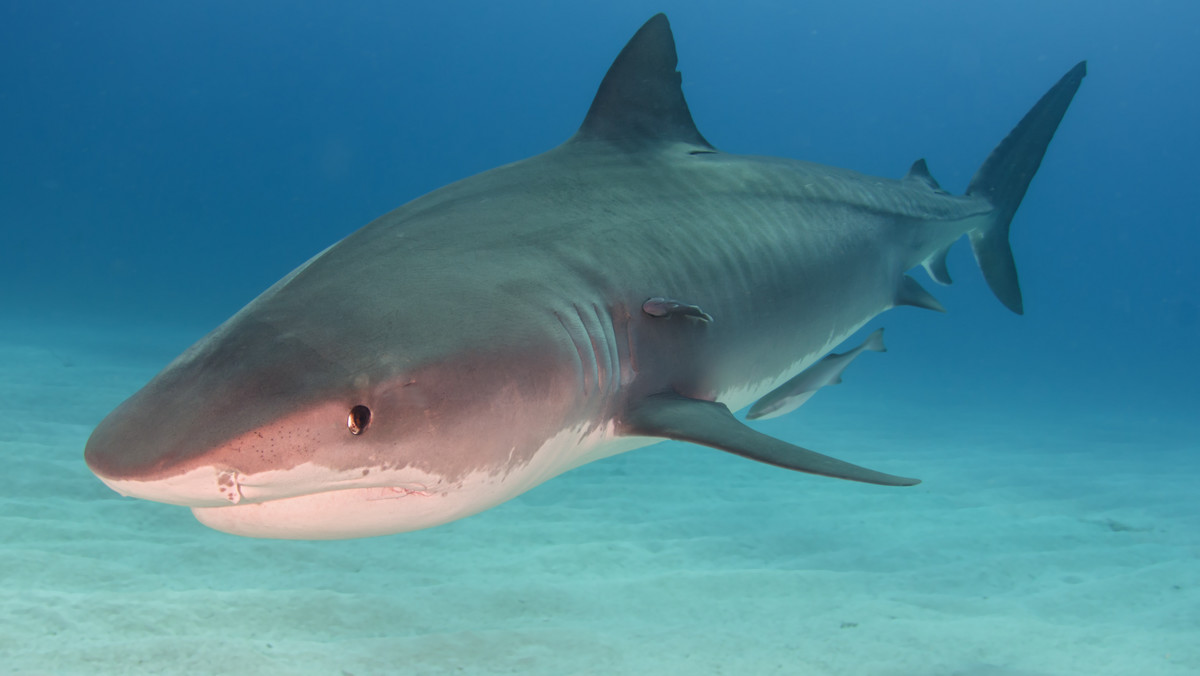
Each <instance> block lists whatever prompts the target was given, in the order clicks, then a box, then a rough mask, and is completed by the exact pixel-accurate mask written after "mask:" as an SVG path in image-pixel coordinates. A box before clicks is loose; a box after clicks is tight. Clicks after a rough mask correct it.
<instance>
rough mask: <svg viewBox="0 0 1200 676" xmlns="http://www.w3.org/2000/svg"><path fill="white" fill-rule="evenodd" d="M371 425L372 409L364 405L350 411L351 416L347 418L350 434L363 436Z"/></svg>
mask: <svg viewBox="0 0 1200 676" xmlns="http://www.w3.org/2000/svg"><path fill="white" fill-rule="evenodd" d="M370 424H371V409H369V408H367V407H366V406H363V405H362V404H359V405H358V406H355V407H354V408H352V409H350V415H349V416H347V417H346V427H348V428H350V434H362V433H363V432H365V431H367V425H370Z"/></svg>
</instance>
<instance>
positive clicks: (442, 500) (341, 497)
mask: <svg viewBox="0 0 1200 676" xmlns="http://www.w3.org/2000/svg"><path fill="white" fill-rule="evenodd" d="M655 441H657V440H655V439H644V438H637V437H616V436H615V434H614V429H613V426H612V425H611V424H610V425H608V426H606V427H602V428H596V429H590V430H585V429H583V428H576V429H570V430H563V431H562V432H561V433H559V434H557V435H555V436H554V437H553V438H551V439H549V440H547V441H546V443H545V444H544V445H543V446H542V447H541V448H539V449H538V452H537V453H535V454H534V455H533V456H532V460H531V461H530V462H529V463H527V464H524V465H520V466H516V467H512V468H510V469H509V470H508V471H506V472H504V473H497V472H491V471H484V470H477V471H474V472H471V473H469V474H467V475H466V476H462V477H457V478H455V479H453V480H449V479H447V478H446V477H444V476H439V475H436V474H431V473H429V472H425V471H422V470H420V469H416V468H412V467H407V468H403V469H382V468H374V470H371V469H365V470H362V471H360V470H355V471H341V472H338V471H333V470H330V469H329V468H325V467H320V466H317V465H314V464H312V463H306V464H303V465H300V466H297V467H294V468H291V469H288V470H274V471H267V472H261V473H258V474H245V475H243V474H240V473H238V472H237V471H235V470H232V469H229V468H218V467H213V466H204V467H198V468H195V469H193V470H190V471H188V472H185V473H183V474H180V475H176V476H172V477H169V478H166V479H159V480H152V481H137V480H114V479H103V481H104V483H106V484H107V485H108V486H109V487H110V488H112V489H113V490H114V491H116V492H117V493H120V494H121V495H126V496H133V497H138V498H142V499H146V500H153V501H156V502H165V503H169V504H177V505H181V506H186V507H190V508H191V509H192V513H193V514H194V515H195V516H196V518H197V519H198V520H199V521H200V522H201V523H203V524H205V525H206V526H209V527H210V528H213V529H216V530H219V531H223V532H226V533H231V534H233V535H242V536H248V537H265V538H281V539H305V540H339V539H347V538H360V537H372V536H377V535H387V534H392V533H400V532H407V531H413V530H420V529H423V528H430V527H433V526H439V525H441V524H444V523H448V522H450V521H454V520H457V519H461V518H463V517H466V516H471V515H472V514H476V513H478V512H481V511H483V510H485V509H488V508H490V507H494V506H496V505H498V504H500V503H502V502H505V501H507V500H509V499H511V498H513V497H515V496H517V495H520V494H521V493H524V492H526V491H528V490H529V489H530V488H533V487H534V486H536V485H538V484H541V483H543V482H545V481H547V480H548V479H551V478H553V477H555V476H557V475H559V474H561V473H563V472H565V471H567V470H569V469H571V468H572V467H575V466H578V465H581V464H585V463H587V462H591V461H592V460H596V459H599V458H602V457H607V456H609V455H615V454H617V453H623V452H625V451H628V450H631V449H633V448H637V447H639V446H644V445H647V444H651V443H654V442H655ZM305 486H307V487H310V489H309V490H311V491H312V492H300V493H296V491H298V490H303V489H299V488H297V487H305ZM281 491H282V492H283V495H284V497H277V496H278V495H280V494H281V493H280V492H281Z"/></svg>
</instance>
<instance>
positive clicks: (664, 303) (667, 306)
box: [642, 297, 713, 322]
mask: <svg viewBox="0 0 1200 676" xmlns="http://www.w3.org/2000/svg"><path fill="white" fill-rule="evenodd" d="M642 312H645V313H646V314H647V315H649V316H651V317H654V318H656V319H667V318H671V317H695V318H696V319H699V320H700V321H703V322H711V321H712V320H713V318H712V315H710V314H708V313H707V312H705V311H704V310H701V309H700V307H699V306H697V305H688V304H687V303H680V302H679V301H677V300H673V299H671V298H662V297H655V298H651V299H649V300H647V301H646V302H645V303H642Z"/></svg>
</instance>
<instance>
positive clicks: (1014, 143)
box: [967, 61, 1087, 314]
mask: <svg viewBox="0 0 1200 676" xmlns="http://www.w3.org/2000/svg"><path fill="white" fill-rule="evenodd" d="M1084 75H1087V62H1086V61H1081V62H1079V63H1078V64H1076V65H1075V67H1074V68H1072V69H1071V70H1070V71H1068V72H1067V74H1066V75H1064V76H1063V77H1062V79H1061V80H1059V81H1058V84H1056V85H1054V86H1053V87H1051V88H1050V91H1048V92H1046V94H1045V95H1044V96H1042V98H1041V100H1039V101H1038V102H1037V104H1036V105H1034V107H1033V108H1032V109H1031V110H1030V111H1029V112H1028V113H1026V114H1025V117H1024V118H1023V119H1022V120H1021V122H1020V123H1019V124H1017V126H1016V128H1015V129H1013V130H1012V131H1011V132H1009V134H1008V136H1007V137H1006V138H1005V139H1004V140H1003V141H1001V142H1000V145H998V146H996V149H995V150H993V151H992V154H991V155H989V156H988V158H987V160H985V161H984V163H983V166H981V167H980V168H979V171H977V172H975V176H974V178H972V179H971V183H970V185H969V186H967V194H968V195H971V196H972V197H982V198H984V199H986V200H988V201H989V202H991V203H992V205H994V206H995V208H996V211H995V214H994V215H993V217H992V220H991V222H990V223H989V224H988V225H987V226H986V227H983V228H980V229H978V230H974V231H972V232H971V235H970V236H971V248H972V249H973V250H974V251H975V260H976V261H978V262H979V268H980V269H981V270H983V277H984V279H986V280H987V283H988V286H989V287H991V289H992V293H994V294H996V298H999V299H1000V302H1001V303H1004V305H1005V306H1006V307H1008V309H1010V310H1012V311H1013V312H1015V313H1017V314H1023V313H1024V312H1025V308H1024V304H1023V303H1022V302H1021V286H1020V284H1019V282H1018V281H1017V266H1016V264H1015V263H1014V262H1013V255H1012V249H1011V248H1010V247H1009V243H1008V229H1009V226H1010V225H1011V223H1012V217H1013V214H1015V213H1016V211H1017V207H1018V206H1020V205H1021V199H1022V198H1023V197H1025V191H1026V190H1027V189H1028V188H1029V182H1030V181H1031V180H1032V179H1033V175H1034V174H1035V173H1037V170H1038V167H1039V166H1040V165H1041V163H1042V157H1043V156H1044V155H1045V154H1046V146H1048V145H1049V144H1050V139H1051V138H1053V137H1054V132H1055V130H1057V129H1058V123H1059V122H1061V121H1062V118H1063V115H1064V114H1065V113H1066V112H1067V107H1068V106H1070V105H1071V99H1072V98H1074V97H1075V92H1076V91H1077V90H1078V89H1079V84H1080V83H1081V82H1082V81H1083V76H1084Z"/></svg>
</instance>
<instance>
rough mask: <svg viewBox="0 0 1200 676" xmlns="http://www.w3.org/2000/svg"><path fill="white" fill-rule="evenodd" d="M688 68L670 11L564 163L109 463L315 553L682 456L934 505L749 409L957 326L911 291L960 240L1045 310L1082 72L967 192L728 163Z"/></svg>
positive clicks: (264, 299) (376, 231) (153, 383)
mask: <svg viewBox="0 0 1200 676" xmlns="http://www.w3.org/2000/svg"><path fill="white" fill-rule="evenodd" d="M676 66H677V55H676V49H675V41H674V37H673V35H672V32H671V28H670V25H669V23H668V20H667V18H666V17H665V16H664V15H661V14H659V15H656V16H654V17H652V18H651V19H650V20H649V21H647V22H646V23H645V24H644V25H643V26H642V27H641V28H640V29H639V30H638V31H637V32H636V34H635V35H634V36H633V38H632V39H630V40H629V42H628V43H627V44H626V46H625V47H624V49H622V50H621V51H620V53H619V55H618V56H617V58H616V60H615V61H614V62H613V63H612V65H611V67H610V68H609V70H608V71H607V74H606V75H605V76H604V78H603V79H602V81H601V83H600V86H599V89H598V91H597V93H596V95H595V98H594V100H593V101H592V104H591V107H590V108H589V110H588V111H587V114H586V116H585V117H584V119H583V122H582V124H581V125H580V127H579V129H578V131H577V132H576V133H575V134H574V135H573V136H572V137H570V138H569V139H568V140H567V141H565V142H564V143H563V144H561V145H559V146H558V147H555V148H553V149H551V150H549V151H547V152H544V153H542V154H540V155H536V156H534V157H531V158H528V159H525V160H522V161H518V162H515V163H512V164H508V165H504V166H501V167H498V168H495V169H492V170H489V171H485V172H483V173H481V174H478V175H475V176H472V177H469V178H466V179H463V180H460V181H458V182H455V183H452V184H450V185H447V186H445V187H442V188H440V189H437V190H435V191H433V192H431V193H429V194H427V195H424V196H422V197H419V198H417V199H415V200H413V201H411V202H409V203H407V204H405V205H403V206H401V207H399V208H397V209H395V210H394V211H392V212H390V213H388V214H386V215H384V216H382V217H380V218H378V219H376V220H375V221H373V222H371V223H369V224H367V225H366V226H364V227H363V228H361V229H359V230H357V231H356V232H354V233H352V234H350V235H349V236H347V237H346V238H344V239H342V240H341V241H339V242H337V243H336V244H334V245H332V246H330V247H329V248H327V249H326V250H324V251H322V252H321V253H319V254H317V255H316V256H314V257H313V258H311V259H310V260H308V261H307V262H305V263H303V264H302V265H300V266H299V267H298V268H296V269H295V270H294V271H292V272H291V273H290V274H288V275H287V276H285V277H284V278H283V279H281V280H279V281H278V282H277V283H275V284H274V285H272V286H271V287H270V288H268V289H267V290H266V291H264V292H263V293H262V294H261V295H259V296H258V297H257V298H255V299H254V300H252V301H251V302H250V303H249V304H247V305H246V306H245V307H244V308H242V309H241V310H240V311H238V312H237V313H236V314H234V315H233V316H232V317H231V318H229V319H228V320H226V321H225V322H224V323H222V324H221V325H220V326H218V327H217V328H216V329H214V330H213V331H212V332H211V333H209V334H208V335H206V336H204V337H203V338H201V339H200V340H199V341H198V342H197V343H196V344H194V345H193V346H191V347H190V348H188V349H187V350H186V351H185V352H183V354H181V355H180V356H179V357H177V358H176V359H175V360H174V361H172V362H171V363H170V364H168V365H167V366H166V367H165V368H164V369H163V370H162V371H161V372H160V373H159V374H158V375H156V376H155V377H154V378H152V379H151V380H150V381H149V382H148V383H147V384H146V385H145V386H144V387H143V388H142V389H140V390H139V391H137V392H136V393H134V394H133V395H132V396H130V397H129V398H128V399H127V400H126V401H124V402H123V403H121V404H120V405H119V406H118V407H117V408H116V409H115V410H113V411H112V412H111V413H110V414H109V415H108V416H107V417H105V418H104V419H103V420H102V421H101V422H100V423H99V424H98V425H97V426H96V428H95V429H94V431H93V432H92V434H91V436H90V438H89V439H88V441H87V444H86V448H85V450H84V457H85V460H86V463H87V465H88V467H89V468H90V469H91V470H92V472H94V473H95V474H96V475H97V476H98V477H99V479H100V480H101V481H103V482H104V483H105V484H107V485H108V486H109V487H111V488H112V489H114V490H115V491H116V492H117V493H120V494H122V495H125V496H133V497H136V498H142V499H146V500H152V501H158V502H163V503H169V504H174V505H180V506H184V507H189V508H190V509H191V510H192V512H193V514H194V515H195V517H196V518H197V519H198V520H199V521H200V522H201V523H203V524H205V525H207V526H209V527H212V528H215V529H217V530H220V531H224V532H228V533H233V534H236V535H243V536H250V537H266V538H292V539H338V538H354V537H369V536H377V535H386V534H391V533H400V532H405V531H412V530H416V529H421V528H427V527H432V526H437V525H440V524H445V523H448V522H451V521H455V520H457V519H461V518H464V517H467V516H470V515H473V514H477V513H479V512H481V511H483V510H486V509H489V508H491V507H493V506H496V505H498V504H500V503H503V502H504V501H506V500H509V499H511V498H513V497H515V496H517V495H520V494H522V493H524V492H525V491H528V490H529V489H531V488H533V487H534V486H537V485H539V484H541V483H543V482H545V481H547V480H549V479H551V478H552V477H555V476H557V475H559V474H562V473H563V472H566V471H568V470H570V469H572V468H575V467H578V466H580V465H583V464H585V463H589V462H593V461H596V460H599V459H601V458H605V457H609V456H612V455H614V454H618V453H622V452H626V451H630V450H632V449H635V448H639V447H643V446H647V445H649V444H654V443H657V442H660V441H663V440H667V439H673V440H678V441H682V442H687V443H691V444H697V445H701V446H707V447H710V448H714V449H718V450H721V451H725V452H729V453H733V454H736V455H739V456H743V457H745V458H748V459H751V460H755V461H759V462H764V463H768V464H770V465H775V466H778V467H782V468H786V469H789V470H795V471H798V472H806V473H809V474H814V475H820V476H826V477H833V478H839V479H846V480H851V481H859V482H866V483H871V484H879V485H884V486H911V485H914V484H917V483H918V480H917V479H913V478H908V477H903V476H898V475H893V474H887V473H884V472H880V471H877V470H873V469H868V468H866V467H862V466H860V465H856V464H853V463H850V462H847V461H844V460H840V459H837V458H834V457H832V456H829V455H826V454H822V453H818V452H816V451H813V450H810V449H807V448H804V447H802V446H799V445H797V444H794V443H791V442H790V441H786V440H783V439H779V438H777V437H773V436H769V435H767V434H764V433H762V432H759V431H757V430H755V429H753V428H752V427H750V426H749V425H747V424H746V423H745V422H743V421H741V420H739V419H738V417H737V416H735V414H734V411H738V410H740V409H742V408H744V407H746V406H747V405H750V404H751V403H753V402H755V401H762V402H765V403H763V404H761V405H760V406H759V407H758V408H757V409H755V410H754V411H755V415H758V414H759V413H761V412H762V411H763V410H765V409H767V408H770V407H771V406H772V405H773V403H774V404H779V405H780V406H785V407H787V406H790V407H793V408H794V406H792V405H793V404H794V405H798V401H797V400H798V399H800V398H807V397H806V396H805V394H806V393H807V392H808V391H809V390H812V389H813V388H814V387H820V386H821V385H823V384H830V383H832V382H834V381H836V379H837V378H838V376H839V375H840V371H841V369H844V368H845V366H846V365H848V364H849V361H850V360H852V359H853V358H854V356H857V353H858V352H851V353H848V355H850V356H846V355H830V356H827V355H829V353H830V351H831V350H832V349H834V348H835V347H836V346H838V345H839V344H841V343H842V342H844V341H845V340H846V339H847V338H849V337H850V336H852V335H853V334H854V333H855V332H856V331H858V330H859V329H861V328H862V327H864V326H865V325H866V324H867V323H868V322H869V321H871V320H872V319H873V318H874V317H876V316H877V315H879V314H880V313H882V312H884V311H886V310H888V309H891V308H894V307H897V306H915V307H919V308H928V309H933V310H942V309H943V308H942V306H941V305H940V304H939V303H938V301H937V300H936V299H935V298H934V297H933V296H932V295H931V294H930V293H929V292H928V291H926V290H925V289H924V288H923V287H922V286H921V285H920V284H919V283H918V282H917V281H916V280H915V279H914V278H913V277H912V276H911V275H909V274H908V273H909V271H911V270H913V269H915V268H917V267H924V269H925V270H926V271H927V272H928V274H929V276H931V277H932V279H933V280H934V281H936V282H940V283H944V284H945V283H949V282H950V281H951V280H950V276H949V272H948V270H947V266H946V255H947V252H948V250H949V249H950V247H951V246H952V245H953V244H954V243H955V242H956V241H958V240H959V239H961V238H963V237H964V236H966V237H967V238H968V239H969V241H970V245H971V247H972V249H973V251H974V254H975V258H976V259H977V261H978V264H979V267H980V268H981V270H982V272H983V275H984V278H985V279H986V281H987V283H988V285H989V287H990V288H991V290H992V291H993V292H994V294H995V295H996V297H997V298H998V299H999V300H1000V301H1001V302H1002V303H1003V304H1004V305H1005V306H1006V307H1008V308H1009V309H1010V310H1012V311H1013V312H1016V313H1021V312H1023V304H1022V299H1021V291H1020V286H1019V282H1018V278H1017V272H1016V267H1015V264H1014V261H1013V256H1012V251H1011V248H1010V246H1009V230H1010V225H1011V222H1012V220H1013V216H1014V214H1015V212H1016V210H1017V207H1018V205H1019V204H1020V203H1021V200H1022V198H1023V197H1024V195H1025V192H1026V190H1027V188H1028V186H1029V183H1030V180H1031V179H1032V177H1033V175H1034V173H1035V172H1036V171H1037V169H1038V167H1039V166H1040V164H1041V162H1042V160H1043V157H1044V155H1045V152H1046V149H1047V146H1048V144H1049V143H1050V140H1051V138H1052V137H1053V135H1054V133H1055V131H1056V130H1057V128H1058V126H1059V123H1060V121H1061V120H1062V118H1063V116H1064V114H1065V113H1066V111H1067V108H1068V106H1069V104H1070V103H1071V100H1072V99H1073V97H1074V96H1075V93H1076V90H1077V89H1078V88H1079V86H1080V83H1081V81H1082V79H1083V77H1084V75H1085V74H1086V62H1081V63H1079V64H1078V65H1076V66H1074V67H1073V68H1071V69H1070V70H1069V71H1068V72H1067V73H1066V75H1064V76H1063V77H1062V78H1061V79H1060V80H1059V81H1058V83H1057V84H1055V85H1054V86H1053V87H1052V88H1051V89H1050V90H1049V91H1048V92H1047V93H1046V94H1045V95H1044V96H1043V97H1042V98H1041V99H1040V100H1039V101H1038V102H1037V103H1036V104H1035V105H1034V106H1033V108H1032V109H1031V110H1030V111H1029V112H1028V114H1026V116H1025V117H1024V118H1023V119H1022V120H1021V121H1020V122H1019V123H1018V124H1017V126H1016V127H1015V128H1014V129H1013V130H1012V131H1011V132H1010V133H1009V134H1008V136H1007V137H1005V138H1004V139H1003V141H1001V143H1000V144H999V145H998V146H997V147H996V148H995V150H994V151H993V152H992V153H991V155H990V156H989V157H988V158H987V159H986V160H985V161H984V163H983V165H982V166H981V167H980V168H979V170H978V171H977V173H976V174H975V175H974V177H973V178H972V179H971V181H970V184H969V185H968V187H967V189H966V192H965V194H962V195H955V194H951V193H949V192H947V191H946V190H943V189H942V188H941V187H940V186H939V185H938V183H937V181H935V180H934V178H933V176H932V175H931V174H930V172H929V169H928V167H927V166H926V163H925V161H924V160H918V161H917V162H916V163H914V164H913V165H912V167H911V169H909V171H908V172H907V174H906V175H905V176H903V177H902V178H900V179H888V178H877V177H872V176H866V175H863V174H860V173H857V172H854V171H849V170H844V169H837V168H832V167H827V166H822V165H818V164H813V163H809V162H803V161H798V160H791V159H781V158H774V157H759V156H745V155H737V154H731V153H726V152H723V151H720V150H718V149H717V148H716V147H714V146H713V145H712V144H711V143H709V142H708V141H707V140H706V139H705V138H704V136H702V135H701V133H700V131H699V130H698V129H697V127H696V125H695V123H694V121H693V119H692V115H691V113H690V111H689V108H688V105H687V103H686V101H685V99H684V96H683V89H682V84H681V83H682V78H681V75H680V73H679V72H678V71H677V70H676ZM878 343H879V344H878V347H879V348H882V342H881V341H878ZM874 345H875V343H874V342H871V341H869V342H868V343H867V344H866V349H874ZM862 349H863V347H860V348H859V349H858V351H861V350H862ZM839 357H840V358H839ZM810 368H811V369H815V370H812V371H809V369H810Z"/></svg>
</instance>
